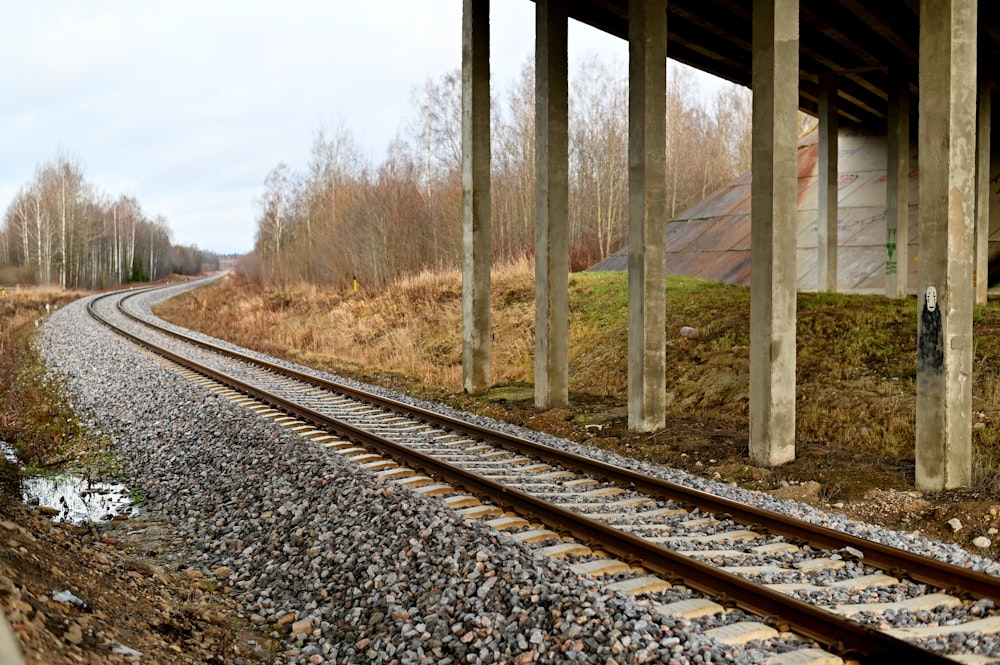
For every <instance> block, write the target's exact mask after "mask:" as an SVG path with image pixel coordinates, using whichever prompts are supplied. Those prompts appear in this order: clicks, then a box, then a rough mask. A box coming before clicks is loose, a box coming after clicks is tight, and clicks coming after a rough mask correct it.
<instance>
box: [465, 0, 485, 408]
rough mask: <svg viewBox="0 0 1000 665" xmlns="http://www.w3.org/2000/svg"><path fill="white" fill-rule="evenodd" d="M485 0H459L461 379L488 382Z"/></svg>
mask: <svg viewBox="0 0 1000 665" xmlns="http://www.w3.org/2000/svg"><path fill="white" fill-rule="evenodd" d="M490 328H491V324H490V3H489V0H463V5H462V382H463V385H464V387H465V390H466V391H467V392H470V393H471V392H479V391H481V390H483V389H485V388H487V387H488V386H489V385H490V382H491V367H490V363H491V354H492V348H491V329H490Z"/></svg>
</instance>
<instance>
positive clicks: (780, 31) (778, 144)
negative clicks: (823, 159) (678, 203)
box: [750, 0, 799, 466]
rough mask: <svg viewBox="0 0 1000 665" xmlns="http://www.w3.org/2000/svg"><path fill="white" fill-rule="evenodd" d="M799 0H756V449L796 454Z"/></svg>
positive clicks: (757, 456) (767, 458) (756, 457)
mask: <svg viewBox="0 0 1000 665" xmlns="http://www.w3.org/2000/svg"><path fill="white" fill-rule="evenodd" d="M798 88H799V2H798V0H755V2H754V3H753V138H752V152H753V165H752V177H753V182H752V184H751V210H750V214H751V230H750V252H751V256H750V260H751V262H752V264H753V273H752V275H751V278H750V457H751V458H752V459H753V461H754V463H755V464H759V465H763V466H774V465H776V464H782V463H784V462H788V461H791V460H793V459H794V458H795V278H796V275H795V271H796V260H795V246H796V242H795V238H796V230H797V227H798V225H797V224H796V220H795V213H796V200H797V183H796V178H797V162H796V156H797V154H796V153H797V148H796V145H797V142H798V136H797V113H798V99H799V95H798Z"/></svg>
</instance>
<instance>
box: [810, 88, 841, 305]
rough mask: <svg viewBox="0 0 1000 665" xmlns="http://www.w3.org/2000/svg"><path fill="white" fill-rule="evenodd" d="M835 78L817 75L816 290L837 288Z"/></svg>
mask: <svg viewBox="0 0 1000 665" xmlns="http://www.w3.org/2000/svg"><path fill="white" fill-rule="evenodd" d="M838 129H839V123H838V122H837V79H836V77H834V76H833V75H832V74H830V75H826V76H821V77H820V79H819V157H818V166H819V182H818V183H817V190H818V191H819V218H818V220H817V231H818V235H817V239H816V249H817V250H818V252H819V261H818V262H817V264H816V290H817V291H829V292H831V293H836V291H837V215H838V213H837V178H838V174H837V161H838V152H837V138H838V137H837V134H838Z"/></svg>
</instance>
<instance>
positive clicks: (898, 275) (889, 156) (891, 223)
mask: <svg viewBox="0 0 1000 665" xmlns="http://www.w3.org/2000/svg"><path fill="white" fill-rule="evenodd" d="M889 80H890V81H891V82H892V83H891V85H892V86H893V87H892V89H890V90H889V122H888V129H889V140H888V144H887V146H886V160H885V161H886V163H885V173H886V202H885V231H886V233H885V235H886V238H885V250H886V257H885V295H886V296H888V297H889V298H905V297H906V291H907V279H908V276H909V272H910V250H909V246H910V83H909V79H908V78H907V77H906V76H905V75H904V72H903V71H902V70H901V69H899V68H894V69H890V71H889Z"/></svg>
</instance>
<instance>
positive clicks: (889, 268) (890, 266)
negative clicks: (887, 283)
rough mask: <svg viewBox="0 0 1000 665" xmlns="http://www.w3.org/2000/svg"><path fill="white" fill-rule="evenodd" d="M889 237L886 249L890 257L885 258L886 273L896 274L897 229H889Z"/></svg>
mask: <svg viewBox="0 0 1000 665" xmlns="http://www.w3.org/2000/svg"><path fill="white" fill-rule="evenodd" d="M888 232H889V238H888V240H887V241H886V243H885V251H886V254H887V255H888V258H886V260H885V274H886V275H895V274H896V260H895V258H894V257H895V256H896V229H888Z"/></svg>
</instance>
